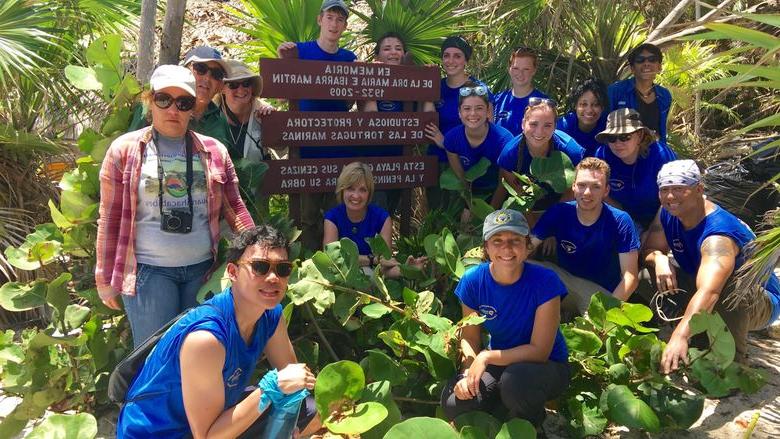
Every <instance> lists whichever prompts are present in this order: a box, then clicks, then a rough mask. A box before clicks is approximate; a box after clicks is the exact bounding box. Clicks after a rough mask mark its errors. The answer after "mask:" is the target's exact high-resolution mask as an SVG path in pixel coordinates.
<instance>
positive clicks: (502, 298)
mask: <svg viewBox="0 0 780 439" xmlns="http://www.w3.org/2000/svg"><path fill="white" fill-rule="evenodd" d="M455 295H456V296H458V299H460V301H461V303H463V304H464V305H466V306H468V307H469V308H471V309H473V310H475V311H477V312H478V313H479V315H481V316H483V317H485V321H484V322H483V323H482V326H483V327H484V328H485V329H486V330H487V331H488V333H489V334H490V349H511V348H514V347H517V346H522V345H525V344H528V343H530V342H531V335H532V334H533V330H534V321H535V320H536V309H537V308H539V307H540V306H542V305H544V304H545V303H547V302H549V301H550V300H552V299H554V298H556V297H560V298H561V300H563V298H564V297H566V287H564V286H563V283H562V282H561V280H560V278H558V275H557V274H555V272H553V271H552V270H550V269H548V268H545V267H542V266H540V265H534V264H524V265H523V274H521V275H520V279H518V280H517V282H515V283H513V284H511V285H501V284H499V283H498V282H496V281H495V279H493V275H491V274H490V263H487V262H485V263H482V264H479V265H477V266H476V267H472V268H470V269H469V270H468V271H467V272H466V274H464V275H463V277H462V278H461V279H460V282H459V283H458V286H457V287H456V288H455ZM568 356H569V352H568V350H567V349H566V342H565V341H564V339H563V334H561V330H560V328H559V329H557V331H556V334H555V341H554V342H553V348H552V351H551V352H550V357H549V359H550V360H552V361H557V362H562V363H565V362H566V361H567V358H568Z"/></svg>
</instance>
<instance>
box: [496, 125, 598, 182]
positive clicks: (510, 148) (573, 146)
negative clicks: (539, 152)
mask: <svg viewBox="0 0 780 439" xmlns="http://www.w3.org/2000/svg"><path fill="white" fill-rule="evenodd" d="M524 141H525V136H524V135H523V134H520V135H519V136H517V137H515V138H513V139H512V141H511V142H509V143H507V144H506V146H505V147H504V150H503V151H501V155H500V156H499V157H498V166H500V167H501V168H502V169H505V170H507V171H509V172H518V173H520V174H528V173H529V170H530V169H531V160H532V159H533V157H531V153H530V152H529V151H528V148H527V147H525V145H524V147H523V156H524V159H523V165H522V168H521V169H519V170H518V169H517V158H518V155H517V150H518V149H519V147H520V145H521V144H522V143H523V142H524ZM550 151H560V152H562V153H564V154H566V156H567V157H569V159H570V160H571V163H572V165H574V166H577V164H578V163H579V162H580V161H581V160H582V159H583V158H584V157H585V149H583V148H582V147H581V146H580V145H579V144H578V143H577V141H576V140H574V139H573V138H572V137H571V136H569V135H568V134H566V133H564V132H563V131H559V130H555V132H554V133H553V136H552V148H550Z"/></svg>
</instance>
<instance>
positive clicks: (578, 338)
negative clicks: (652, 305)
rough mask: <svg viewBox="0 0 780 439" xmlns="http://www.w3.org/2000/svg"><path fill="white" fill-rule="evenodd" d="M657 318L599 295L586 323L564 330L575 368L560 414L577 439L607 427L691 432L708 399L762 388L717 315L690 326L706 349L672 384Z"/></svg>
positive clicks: (578, 321) (692, 352)
mask: <svg viewBox="0 0 780 439" xmlns="http://www.w3.org/2000/svg"><path fill="white" fill-rule="evenodd" d="M652 317H653V313H652V311H651V310H650V309H649V308H647V307H646V306H644V305H640V304H632V303H625V302H623V303H621V302H620V301H618V300H617V299H615V298H613V297H611V296H608V295H605V294H603V293H598V294H596V295H594V296H593V297H592V299H591V302H590V307H589V308H588V314H587V316H586V317H577V318H576V319H575V320H574V322H572V323H568V324H564V325H562V331H563V335H564V337H565V338H566V345H567V346H568V348H569V359H570V363H571V364H572V366H573V378H572V383H571V386H570V389H569V391H568V394H567V395H566V396H565V397H564V400H565V402H564V403H563V405H562V409H563V413H564V415H565V416H566V417H567V419H568V420H569V427H570V428H571V431H572V433H573V434H575V435H576V436H578V437H585V436H590V435H597V434H600V433H601V432H602V431H603V430H604V429H605V428H606V426H607V425H608V423H609V422H610V421H611V422H614V423H616V424H619V425H625V426H627V427H629V428H633V429H640V430H645V431H648V432H657V431H661V430H670V429H687V428H688V427H690V426H691V425H692V424H693V423H694V422H695V421H696V420H697V419H698V418H699V416H700V415H701V412H702V410H703V407H704V396H705V395H707V396H713V397H719V396H724V395H726V394H727V393H728V392H729V391H731V390H732V389H740V390H742V391H745V392H748V393H750V392H754V391H756V390H757V389H758V388H760V386H761V385H762V383H763V377H762V376H761V374H759V373H758V372H756V371H754V370H752V369H750V368H748V367H746V366H743V365H740V364H738V363H734V362H733V358H734V339H733V337H732V336H731V334H730V333H729V332H728V331H727V330H726V327H725V323H724V322H723V320H722V319H721V318H720V316H718V315H717V314H701V313H700V314H697V315H695V316H694V317H693V319H692V320H691V330H692V333H693V334H699V333H703V334H706V336H707V337H708V339H709V348H708V349H706V350H703V351H701V350H698V349H695V348H691V349H689V356H690V358H691V362H690V364H689V365H688V366H686V367H683V368H682V369H681V370H679V371H678V372H676V373H675V374H673V375H672V376H671V379H670V377H667V376H664V375H661V374H660V373H659V372H658V367H659V363H660V357H661V353H662V352H663V349H664V347H665V343H664V342H662V341H661V340H659V339H658V337H657V336H656V335H655V332H656V331H657V329H654V328H651V327H648V326H647V323H648V322H649V321H650V320H651V319H652ZM683 376H684V377H685V378H686V379H685V380H682V379H676V378H678V377H683ZM694 384H697V385H694Z"/></svg>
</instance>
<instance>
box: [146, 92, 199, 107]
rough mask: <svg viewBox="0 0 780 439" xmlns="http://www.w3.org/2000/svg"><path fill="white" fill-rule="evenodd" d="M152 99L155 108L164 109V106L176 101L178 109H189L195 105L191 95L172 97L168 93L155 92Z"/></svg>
mask: <svg viewBox="0 0 780 439" xmlns="http://www.w3.org/2000/svg"><path fill="white" fill-rule="evenodd" d="M152 101H153V102H154V105H156V106H157V108H159V109H161V110H165V109H166V108H168V107H170V106H171V105H173V103H174V102H175V103H176V109H178V110H179V111H190V110H192V108H193V107H195V98H194V97H192V96H179V97H177V98H174V97H173V96H171V95H169V94H168V93H155V94H154V96H153V97H152Z"/></svg>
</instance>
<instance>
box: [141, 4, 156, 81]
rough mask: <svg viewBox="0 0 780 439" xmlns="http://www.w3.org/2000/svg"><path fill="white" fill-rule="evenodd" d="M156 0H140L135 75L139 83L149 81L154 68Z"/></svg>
mask: <svg viewBox="0 0 780 439" xmlns="http://www.w3.org/2000/svg"><path fill="white" fill-rule="evenodd" d="M156 14H157V0H142V2H141V26H140V33H139V35H138V66H137V67H136V76H137V78H138V81H139V82H140V83H141V84H146V83H147V82H149V77H151V76H152V70H153V69H154V26H155V21H156V20H155V18H156Z"/></svg>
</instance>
